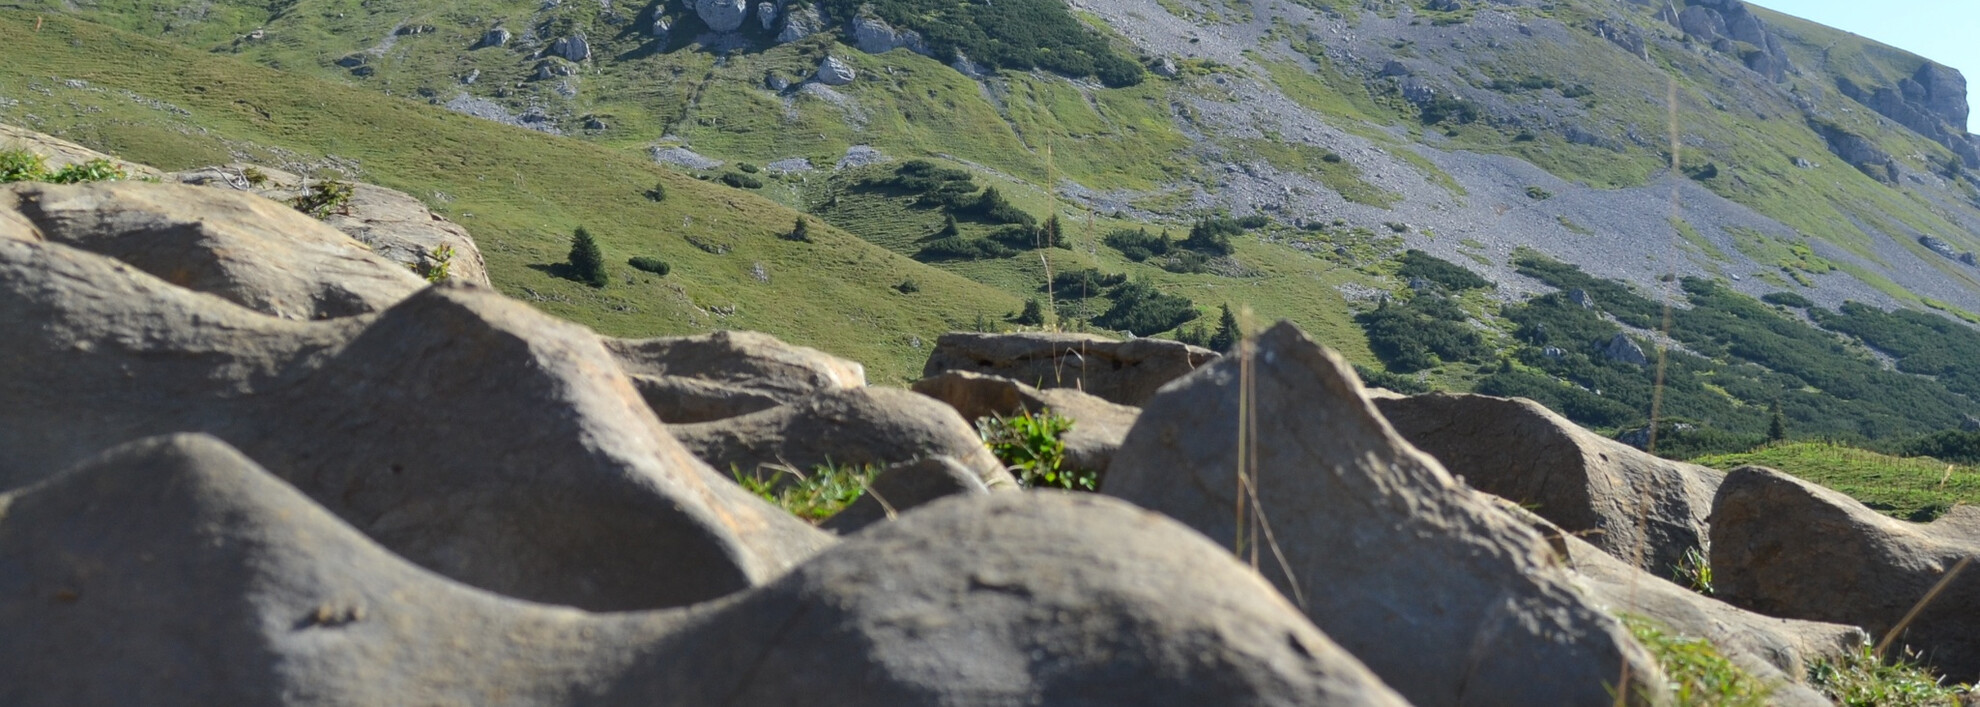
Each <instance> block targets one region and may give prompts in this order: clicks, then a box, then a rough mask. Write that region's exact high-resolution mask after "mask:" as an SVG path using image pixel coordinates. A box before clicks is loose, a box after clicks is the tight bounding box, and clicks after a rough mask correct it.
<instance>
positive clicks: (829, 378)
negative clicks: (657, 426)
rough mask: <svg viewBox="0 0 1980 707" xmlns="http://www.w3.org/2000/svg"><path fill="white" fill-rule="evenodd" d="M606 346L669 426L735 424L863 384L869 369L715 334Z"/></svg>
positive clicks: (736, 334) (760, 339)
mask: <svg viewBox="0 0 1980 707" xmlns="http://www.w3.org/2000/svg"><path fill="white" fill-rule="evenodd" d="M604 341H605V348H606V350H608V351H611V352H612V357H613V358H615V359H617V360H618V362H619V367H620V368H621V369H622V370H624V371H625V372H626V373H627V374H629V375H632V376H633V380H634V383H635V384H636V385H637V386H638V388H639V391H640V395H641V397H643V398H645V400H646V402H647V405H648V406H650V407H652V408H653V412H654V413H655V414H656V415H658V416H659V417H660V420H661V421H662V422H666V423H670V424H678V423H692V422H707V421H710V420H719V419H723V418H728V417H735V416H737V415H744V414H748V413H752V412H757V411H759V410H767V409H769V408H772V407H776V406H778V405H783V404H786V403H794V402H798V401H800V400H803V399H805V398H806V397H808V396H810V395H811V394H813V393H817V392H819V391H823V390H835V389H840V388H858V387H862V386H865V385H866V369H865V367H864V366H861V365H860V364H859V363H858V362H855V361H849V360H846V359H843V358H839V357H837V356H833V355H831V354H828V353H825V352H823V351H819V350H817V349H813V348H808V347H804V346H793V345H790V344H786V343H784V342H782V341H779V340H777V338H776V337H774V336H770V335H769V334H761V333H757V332H748V331H718V332H715V333H712V334H703V335H699V336H681V337H662V338H655V339H612V338H607V339H605V340H604Z"/></svg>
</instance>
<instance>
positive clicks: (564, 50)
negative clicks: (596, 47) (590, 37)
mask: <svg viewBox="0 0 1980 707" xmlns="http://www.w3.org/2000/svg"><path fill="white" fill-rule="evenodd" d="M550 53H551V54H552V55H554V56H560V57H563V58H564V59H565V60H567V61H574V62H582V61H584V60H586V59H590V58H591V42H588V41H585V39H584V35H582V34H574V35H571V36H569V37H558V38H557V41H555V42H551V43H550Z"/></svg>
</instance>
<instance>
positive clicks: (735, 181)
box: [722, 172, 763, 189]
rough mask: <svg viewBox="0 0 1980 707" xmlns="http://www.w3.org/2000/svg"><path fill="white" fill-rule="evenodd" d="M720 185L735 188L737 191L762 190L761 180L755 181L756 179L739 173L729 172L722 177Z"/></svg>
mask: <svg viewBox="0 0 1980 707" xmlns="http://www.w3.org/2000/svg"><path fill="white" fill-rule="evenodd" d="M722 183H723V184H727V185H729V186H732V187H735V188H737V189H762V188H763V180H761V179H757V178H756V177H753V176H750V175H747V174H743V173H741V172H729V173H727V174H724V175H722Z"/></svg>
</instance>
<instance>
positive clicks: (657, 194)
mask: <svg viewBox="0 0 1980 707" xmlns="http://www.w3.org/2000/svg"><path fill="white" fill-rule="evenodd" d="M646 200H647V201H654V202H660V201H666V200H667V183H666V182H654V183H653V188H652V189H648V190H646Z"/></svg>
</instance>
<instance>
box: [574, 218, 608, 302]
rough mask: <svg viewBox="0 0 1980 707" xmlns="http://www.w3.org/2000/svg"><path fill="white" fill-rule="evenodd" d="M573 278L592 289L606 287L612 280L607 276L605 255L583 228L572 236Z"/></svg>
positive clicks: (589, 233)
mask: <svg viewBox="0 0 1980 707" xmlns="http://www.w3.org/2000/svg"><path fill="white" fill-rule="evenodd" d="M571 276H572V277H573V278H575V279H576V280H577V281H578V282H582V283H585V284H588V285H591V286H592V287H604V286H605V283H606V282H608V281H609V280H610V278H609V277H607V276H606V274H605V254H604V253H602V252H600V251H599V250H598V241H596V240H592V238H591V232H590V231H586V230H584V227H583V226H579V227H578V229H577V232H575V233H572V234H571Z"/></svg>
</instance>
